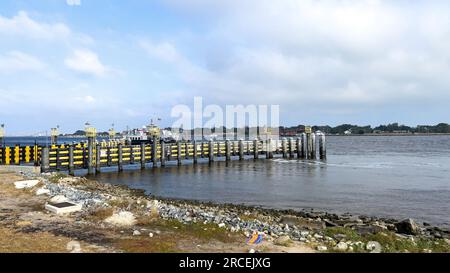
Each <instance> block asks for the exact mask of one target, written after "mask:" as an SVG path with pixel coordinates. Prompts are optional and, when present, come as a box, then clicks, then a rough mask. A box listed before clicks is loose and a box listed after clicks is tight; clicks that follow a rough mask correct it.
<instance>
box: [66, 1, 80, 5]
mask: <svg viewBox="0 0 450 273" xmlns="http://www.w3.org/2000/svg"><path fill="white" fill-rule="evenodd" d="M66 3H67V5H69V6H80V5H81V0H66Z"/></svg>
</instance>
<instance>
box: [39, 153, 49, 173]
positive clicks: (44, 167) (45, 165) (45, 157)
mask: <svg viewBox="0 0 450 273" xmlns="http://www.w3.org/2000/svg"><path fill="white" fill-rule="evenodd" d="M49 156H50V155H49V150H48V147H42V150H41V172H42V173H45V172H47V171H49V170H50V158H49Z"/></svg>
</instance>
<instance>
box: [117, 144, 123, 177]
mask: <svg viewBox="0 0 450 273" xmlns="http://www.w3.org/2000/svg"><path fill="white" fill-rule="evenodd" d="M122 159H123V150H122V143H119V145H117V168H118V171H119V172H121V171H123V164H122Z"/></svg>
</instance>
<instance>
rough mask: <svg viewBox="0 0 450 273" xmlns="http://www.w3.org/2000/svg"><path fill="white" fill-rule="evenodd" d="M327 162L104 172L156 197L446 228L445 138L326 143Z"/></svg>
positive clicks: (449, 188)
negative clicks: (391, 219) (371, 217)
mask: <svg viewBox="0 0 450 273" xmlns="http://www.w3.org/2000/svg"><path fill="white" fill-rule="evenodd" d="M327 148H328V158H327V160H326V161H302V160H296V159H293V160H285V159H279V158H278V159H273V160H265V159H264V160H258V161H254V160H248V161H244V162H239V161H233V162H230V163H225V162H215V163H213V165H212V166H209V165H208V164H199V165H198V166H193V165H191V164H189V165H185V166H181V167H177V166H170V167H166V168H162V169H160V168H158V169H147V170H144V171H140V170H128V171H125V172H123V173H116V172H115V171H111V172H104V173H102V174H100V175H97V176H96V178H97V179H99V180H101V181H104V182H108V183H113V184H125V185H128V186H131V187H133V188H139V189H144V190H146V192H147V193H148V194H154V195H157V196H163V197H170V198H182V199H196V200H204V201H214V202H219V203H236V204H247V205H257V206H263V207H270V208H283V209H286V208H289V209H302V208H314V209H318V210H327V211H331V212H337V213H344V212H351V213H355V214H367V215H374V216H387V217H395V218H403V217H412V218H415V219H417V220H420V221H426V222H429V223H432V224H436V225H441V226H446V227H450V136H379V137H378V136H345V137H344V136H339V137H338V136H329V137H327Z"/></svg>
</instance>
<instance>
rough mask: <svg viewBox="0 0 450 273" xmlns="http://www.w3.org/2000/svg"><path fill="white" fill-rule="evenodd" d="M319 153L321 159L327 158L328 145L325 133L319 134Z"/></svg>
mask: <svg viewBox="0 0 450 273" xmlns="http://www.w3.org/2000/svg"><path fill="white" fill-rule="evenodd" d="M319 154H320V159H326V158H327V147H326V141H325V133H321V134H320V135H319Z"/></svg>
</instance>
